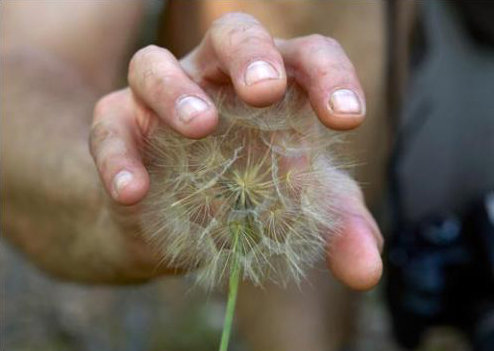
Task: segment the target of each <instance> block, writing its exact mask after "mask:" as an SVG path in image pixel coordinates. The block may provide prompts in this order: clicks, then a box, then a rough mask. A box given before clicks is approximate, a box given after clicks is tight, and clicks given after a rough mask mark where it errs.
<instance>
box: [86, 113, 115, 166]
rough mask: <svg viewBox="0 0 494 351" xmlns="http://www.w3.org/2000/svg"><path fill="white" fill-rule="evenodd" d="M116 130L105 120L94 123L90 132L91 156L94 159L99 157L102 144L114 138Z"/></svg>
mask: <svg viewBox="0 0 494 351" xmlns="http://www.w3.org/2000/svg"><path fill="white" fill-rule="evenodd" d="M115 136H116V132H115V131H114V130H113V129H112V128H110V127H109V126H108V125H107V123H105V122H102V121H101V122H98V123H94V124H93V125H92V126H91V131H90V133H89V149H90V152H91V156H93V158H94V159H98V158H99V157H98V156H99V151H100V150H101V148H102V145H103V144H105V143H107V142H108V141H109V140H111V139H114V138H115Z"/></svg>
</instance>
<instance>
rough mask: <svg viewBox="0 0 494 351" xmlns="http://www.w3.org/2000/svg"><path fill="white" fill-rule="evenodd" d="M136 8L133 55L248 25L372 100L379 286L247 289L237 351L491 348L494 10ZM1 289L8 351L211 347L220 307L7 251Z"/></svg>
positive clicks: (317, 5) (370, 177)
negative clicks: (315, 38)
mask: <svg viewBox="0 0 494 351" xmlns="http://www.w3.org/2000/svg"><path fill="white" fill-rule="evenodd" d="M144 3H145V6H144V10H143V11H144V12H145V18H146V19H145V21H143V24H142V28H141V30H140V32H141V35H140V38H139V42H138V43H136V49H137V48H139V47H142V46H145V45H147V44H150V43H157V44H159V45H162V46H164V47H167V48H169V49H170V50H171V51H172V52H173V53H174V54H175V55H176V56H177V57H181V56H183V55H184V54H186V53H187V52H188V51H190V50H191V49H192V48H193V47H194V46H196V45H197V43H198V42H199V41H200V39H201V38H202V36H203V35H204V32H205V31H206V30H207V28H208V27H209V26H210V24H211V22H212V21H214V20H215V19H216V18H218V17H220V16H221V15H222V14H223V13H226V12H231V11H244V12H247V13H250V14H253V15H254V16H256V17H257V18H258V19H259V20H260V21H261V22H262V23H263V24H264V25H265V26H266V27H267V28H268V29H269V30H270V31H271V33H272V34H273V35H274V36H278V37H283V38H289V37H294V36H301V35H307V34H311V33H321V34H324V35H327V36H330V37H333V38H335V39H337V40H338V41H339V42H340V43H341V44H342V46H343V47H344V49H345V50H346V52H347V54H348V56H349V57H350V59H351V60H352V62H353V63H354V65H355V67H356V70H357V72H358V75H359V77H360V79H361V81H362V84H363V87H364V90H365V92H366V99H367V116H368V118H367V121H366V122H365V123H364V125H363V126H362V127H361V128H359V129H358V131H356V132H355V133H352V135H350V136H349V138H350V139H351V142H350V143H348V145H349V147H350V150H349V154H351V155H352V157H354V158H355V159H356V160H357V161H361V162H360V163H362V164H363V165H362V166H359V167H358V168H357V169H355V171H354V173H355V177H356V178H357V180H358V181H359V182H360V184H362V187H363V189H364V192H365V195H366V200H367V204H368V205H369V206H370V208H371V209H372V211H373V212H374V214H375V215H376V217H377V218H378V221H379V223H380V226H381V228H382V229H383V232H384V234H385V235H386V237H387V248H386V252H385V260H386V268H385V277H384V279H383V282H382V284H381V285H380V286H378V287H377V288H376V289H374V290H373V291H371V292H369V293H365V294H362V293H360V294H357V293H354V292H351V291H349V290H348V289H346V288H345V287H343V286H341V285H340V284H339V283H337V282H336V281H334V280H333V278H332V277H331V276H330V274H329V273H328V272H327V271H326V270H325V269H323V268H322V265H321V267H317V268H316V269H314V272H311V274H310V280H309V282H307V284H306V285H304V286H303V287H301V288H300V289H299V288H297V287H289V288H288V289H287V290H283V289H280V288H277V287H271V286H267V287H266V289H264V290H260V289H256V288H254V287H252V286H248V285H245V286H243V287H242V288H241V296H240V301H239V308H238V314H237V324H236V329H235V331H234V336H233V338H234V340H233V342H232V343H231V350H232V351H234V350H238V351H240V350H259V351H266V350H269V351H275V350H284V351H289V350H300V349H305V350H308V351H309V350H310V351H313V350H314V351H317V350H341V351H343V350H347V351H350V350H355V351H367V350H369V351H373V350H381V351H395V350H396V351H400V350H406V349H415V350H421V351H441V350H444V351H446V350H447V351H463V350H465V351H467V350H475V351H488V350H490V351H492V350H494V292H493V291H494V288H493V286H494V196H493V195H492V192H493V191H494V99H493V94H494V25H493V23H494V22H493V21H492V19H493V18H494V6H493V5H492V4H493V3H491V2H488V1H454V2H453V1H450V2H446V1H433V0H431V1H423V2H418V1H388V2H384V1H372V2H370V1H303V2H302V1H167V2H158V1H146V2H144ZM77 6H78V5H77V2H76V1H75V2H74V9H75V10H76V9H77ZM1 15H2V21H3V20H4V18H3V17H4V16H6V15H7V14H5V12H4V11H2V14H1ZM60 30H64V28H63V27H62V26H61V27H60ZM123 35H124V34H123ZM129 57H130V56H129ZM124 81H125V74H122V82H124ZM2 202H3V199H2ZM2 206H3V205H2ZM2 216H3V215H2ZM0 275H1V282H2V296H1V301H2V306H1V310H0V313H1V320H0V323H1V324H0V349H2V350H6V351H24V350H26V351H27V350H36V351H45V350H46V351H65V350H67V351H69V350H70V351H125V350H128V351H157V350H160V351H165V350H170V351H182V350H202V351H205V350H215V349H216V348H217V344H218V340H219V336H220V333H221V327H222V320H223V313H224V296H223V295H222V294H221V293H216V292H214V293H206V292H204V291H203V290H201V289H200V288H194V287H193V283H192V281H189V280H188V279H186V278H183V277H172V278H164V279H159V280H157V281H155V282H153V283H149V284H145V285H142V286H129V287H103V286H83V285H78V284H73V283H65V282H61V281H57V280H54V279H52V278H50V277H48V276H46V275H45V274H44V273H42V272H41V271H39V270H38V269H37V268H36V267H34V266H33V264H32V263H30V262H29V261H28V260H27V259H26V258H25V257H24V256H23V255H22V254H21V253H20V252H18V251H16V250H15V249H14V248H13V247H12V246H10V245H9V243H8V242H5V240H2V242H1V243H0Z"/></svg>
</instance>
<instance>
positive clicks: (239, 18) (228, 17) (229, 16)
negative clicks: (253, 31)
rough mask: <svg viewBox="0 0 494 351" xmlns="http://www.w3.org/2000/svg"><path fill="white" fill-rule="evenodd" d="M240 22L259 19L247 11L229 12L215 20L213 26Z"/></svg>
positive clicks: (256, 21)
mask: <svg viewBox="0 0 494 351" xmlns="http://www.w3.org/2000/svg"><path fill="white" fill-rule="evenodd" d="M239 22H255V23H259V21H258V20H257V19H256V18H255V17H254V16H252V15H249V14H248V13H245V12H229V13H226V14H224V15H222V16H221V17H220V18H218V19H217V20H215V21H214V22H213V24H212V27H222V26H224V25H230V24H235V25H236V24H238V23H239Z"/></svg>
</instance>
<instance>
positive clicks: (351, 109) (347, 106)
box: [329, 89, 362, 115]
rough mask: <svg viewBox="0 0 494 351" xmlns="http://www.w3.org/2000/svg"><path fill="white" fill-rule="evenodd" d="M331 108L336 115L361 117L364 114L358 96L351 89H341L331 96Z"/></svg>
mask: <svg viewBox="0 0 494 351" xmlns="http://www.w3.org/2000/svg"><path fill="white" fill-rule="evenodd" d="M329 107H330V108H331V110H332V111H333V112H334V113H341V114H348V115H359V114H361V113H362V106H360V102H359V99H358V97H357V94H355V93H354V92H353V91H351V90H350V89H339V90H336V91H334V92H333V93H332V94H331V98H330V99H329Z"/></svg>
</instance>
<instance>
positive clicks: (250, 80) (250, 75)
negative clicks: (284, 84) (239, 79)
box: [245, 61, 280, 85]
mask: <svg viewBox="0 0 494 351" xmlns="http://www.w3.org/2000/svg"><path fill="white" fill-rule="evenodd" d="M278 78H280V75H279V73H278V71H277V70H276V69H275V68H274V67H273V66H272V65H271V64H270V63H268V62H266V61H255V62H252V63H251V64H250V65H249V66H248V67H247V70H246V71H245V84H247V85H252V84H256V83H259V82H262V81H264V80H268V79H278Z"/></svg>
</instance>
